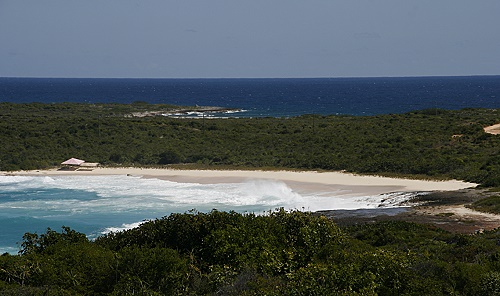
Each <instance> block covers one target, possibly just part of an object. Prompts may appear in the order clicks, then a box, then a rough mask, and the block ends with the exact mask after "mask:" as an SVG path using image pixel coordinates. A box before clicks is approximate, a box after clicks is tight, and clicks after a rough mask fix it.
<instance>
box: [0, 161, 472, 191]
mask: <svg viewBox="0 0 500 296" xmlns="http://www.w3.org/2000/svg"><path fill="white" fill-rule="evenodd" d="M0 175H3V176H107V175H127V176H136V177H142V178H156V179H161V180H165V181H171V182H177V183H199V184H220V183H241V182H245V181H248V180H259V179H261V180H273V181H280V182H284V183H285V184H287V185H288V186H289V187H290V188H292V189H293V190H295V191H299V192H319V193H327V192H342V195H356V196H359V195H378V194H384V193H392V192H422V191H454V190H460V189H464V188H471V187H476V186H477V184H475V183H468V182H463V181H458V180H447V181H429V180H414V179H399V178H389V177H380V176H368V175H355V174H351V173H344V172H316V171H262V170H248V171H247V170H182V169H168V168H166V169H152V168H107V167H102V168H101V167H99V168H95V169H92V170H85V171H65V170H57V169H49V170H34V171H15V172H4V173H0Z"/></svg>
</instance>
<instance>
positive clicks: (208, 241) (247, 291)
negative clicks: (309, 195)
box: [0, 210, 500, 295]
mask: <svg viewBox="0 0 500 296" xmlns="http://www.w3.org/2000/svg"><path fill="white" fill-rule="evenodd" d="M499 239H500V232H499V231H490V232H486V233H483V234H477V235H459V234H451V233H448V232H446V231H443V230H439V229H437V228H434V227H432V226H423V225H417V224H413V223H406V222H381V223H377V224H368V225H358V226H352V227H348V228H344V229H341V228H339V227H338V226H337V225H335V223H334V222H333V221H332V220H329V219H327V218H325V217H323V216H315V215H313V214H311V213H303V212H298V211H292V212H285V211H283V210H278V211H275V212H271V213H268V214H267V215H260V216H259V215H254V214H238V213H234V212H218V211H215V210H214V211H212V212H210V213H205V214H203V213H197V212H190V213H185V214H172V215H170V216H167V217H164V218H162V219H158V220H155V221H150V222H146V223H144V224H143V225H142V226H140V227H139V228H136V229H131V230H128V231H124V232H118V233H112V234H109V235H106V236H102V237H100V238H98V239H97V240H96V241H88V240H87V239H86V238H85V236H84V235H82V234H80V233H78V232H75V231H73V230H71V229H69V228H67V227H63V229H62V232H61V233H58V232H56V231H53V230H51V229H49V230H47V232H46V233H44V234H41V235H38V234H31V233H27V234H26V235H25V236H24V237H23V242H22V244H21V251H20V254H19V255H8V254H4V255H2V256H0V294H1V295H133V294H134V295H451V294H452V295H497V294H498V292H499V291H500V246H499V245H498V241H499Z"/></svg>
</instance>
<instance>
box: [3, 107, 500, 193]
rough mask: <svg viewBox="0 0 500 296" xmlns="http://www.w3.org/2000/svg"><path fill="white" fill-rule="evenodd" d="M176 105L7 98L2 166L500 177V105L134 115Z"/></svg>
mask: <svg viewBox="0 0 500 296" xmlns="http://www.w3.org/2000/svg"><path fill="white" fill-rule="evenodd" d="M169 108H170V109H171V108H173V107H172V106H164V105H148V104H145V103H141V102H138V103H136V104H131V105H119V104H92V105H90V104H70V103H67V104H40V103H33V104H12V103H1V104H0V131H1V133H0V142H1V143H2V145H1V146H0V170H4V171H5V170H19V169H41V168H47V167H54V166H57V165H58V164H59V163H60V162H61V161H63V160H65V159H67V158H70V157H77V158H82V159H85V160H87V161H89V162H100V163H101V164H104V165H127V166H130V165H133V166H162V165H171V164H184V165H185V164H189V165H191V166H193V165H194V166H196V167H198V168H200V167H210V168H214V167H227V166H231V167H238V168H270V167H272V168H287V169H315V170H347V171H350V172H358V173H369V174H386V175H392V176H394V175H396V176H409V175H413V176H424V177H431V178H441V177H444V178H457V179H462V180H467V181H472V182H476V183H481V184H483V185H485V186H498V185H500V150H499V149H498V147H500V137H499V136H495V135H490V134H487V133H485V132H484V131H483V127H484V126H488V125H492V124H494V123H498V122H500V110H483V109H464V110H460V111H444V110H422V111H417V112H410V113H406V114H391V115H381V116H366V117H359V116H316V115H304V116H300V117H295V118H254V119H243V118H241V119H210V120H208V119H204V120H203V119H176V118H168V117H163V116H150V117H132V116H130V114H131V113H132V112H136V111H137V112H145V111H157V110H166V109H169Z"/></svg>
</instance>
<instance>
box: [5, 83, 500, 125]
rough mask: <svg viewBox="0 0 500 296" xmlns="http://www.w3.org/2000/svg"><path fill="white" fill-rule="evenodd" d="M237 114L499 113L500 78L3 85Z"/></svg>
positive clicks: (71, 97) (17, 93)
mask: <svg viewBox="0 0 500 296" xmlns="http://www.w3.org/2000/svg"><path fill="white" fill-rule="evenodd" d="M135 101H144V102H148V103H151V104H156V103H165V104H174V105H184V106H195V105H199V106H218V107H228V108H238V109H242V110H244V112H239V113H234V114H232V115H231V114H230V116H237V117H264V116H271V117H291V116H298V115H302V114H321V115H331V114H348V115H379V114H390V113H405V112H409V111H415V110H422V109H428V108H440V109H447V110H457V109H463V108H499V107H500V76H468V77H399V78H310V79H61V78H0V102H14V103H29V102H42V103H59V102H79V103H132V102H135Z"/></svg>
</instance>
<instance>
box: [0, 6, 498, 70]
mask: <svg viewBox="0 0 500 296" xmlns="http://www.w3.org/2000/svg"><path fill="white" fill-rule="evenodd" d="M499 30H500V1H499V0H359V1H358V0H341V1H340V0H308V1H306V0H301V1H296V0H245V1H240V0H178V1H171V0H141V1H131V0H83V1H77V0H44V1H42V0H0V77H8V76H17V77H165V78H192V77H202V78H212V77H361V76H427V75H489V74H496V75H498V74H500V31H499Z"/></svg>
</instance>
